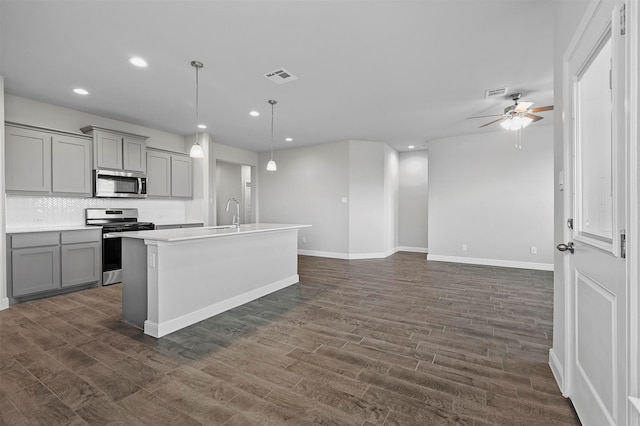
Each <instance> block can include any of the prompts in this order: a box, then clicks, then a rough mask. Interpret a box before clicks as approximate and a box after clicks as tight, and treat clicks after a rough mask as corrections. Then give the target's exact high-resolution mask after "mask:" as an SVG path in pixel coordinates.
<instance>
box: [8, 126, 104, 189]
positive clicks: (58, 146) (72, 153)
mask: <svg viewBox="0 0 640 426" xmlns="http://www.w3.org/2000/svg"><path fill="white" fill-rule="evenodd" d="M91 156H92V141H91V138H89V137H87V136H84V135H77V134H73V133H67V132H61V131H57V130H49V129H44V128H39V127H33V126H26V125H22V124H17V123H7V124H6V126H5V182H6V183H5V189H6V191H7V192H8V193H17V194H29V195H36V194H37V195H69V196H82V197H90V196H91Z"/></svg>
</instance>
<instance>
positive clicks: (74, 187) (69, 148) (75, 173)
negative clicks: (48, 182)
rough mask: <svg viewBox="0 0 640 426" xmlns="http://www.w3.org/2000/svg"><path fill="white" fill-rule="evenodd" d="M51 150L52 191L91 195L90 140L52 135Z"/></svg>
mask: <svg viewBox="0 0 640 426" xmlns="http://www.w3.org/2000/svg"><path fill="white" fill-rule="evenodd" d="M51 151H52V165H53V166H52V169H53V182H52V189H53V192H56V193H67V194H78V195H85V196H91V140H90V139H85V138H75V137H70V136H64V135H53V140H52V144H51Z"/></svg>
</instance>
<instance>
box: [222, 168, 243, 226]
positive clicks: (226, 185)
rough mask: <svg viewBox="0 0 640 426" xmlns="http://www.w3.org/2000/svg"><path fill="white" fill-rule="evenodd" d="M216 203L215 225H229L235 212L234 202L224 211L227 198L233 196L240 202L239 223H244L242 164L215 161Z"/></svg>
mask: <svg viewBox="0 0 640 426" xmlns="http://www.w3.org/2000/svg"><path fill="white" fill-rule="evenodd" d="M216 165H217V167H216V191H217V192H216V200H217V202H216V204H217V207H216V208H217V218H218V223H217V224H216V225H230V224H231V223H232V222H233V216H234V215H235V214H236V204H235V203H234V202H231V204H230V205H229V211H228V212H226V211H225V207H226V206H227V200H228V199H229V198H235V199H236V200H238V202H239V203H240V223H244V215H243V214H242V212H244V202H243V199H242V198H243V197H242V166H240V165H239V164H231V163H225V162H222V161H218V162H217V163H216Z"/></svg>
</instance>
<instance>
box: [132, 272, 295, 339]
mask: <svg viewBox="0 0 640 426" xmlns="http://www.w3.org/2000/svg"><path fill="white" fill-rule="evenodd" d="M299 281H300V278H299V276H298V274H296V275H292V276H290V277H287V278H284V279H281V280H278V281H275V282H273V283H271V284H267V285H265V286H263V287H260V288H257V289H255V290H251V291H248V292H246V293H243V294H239V295H237V296H234V297H232V298H230V299H227V300H223V301H222V302H218V303H214V304H213V305H209V306H207V307H205V308H202V309H199V310H197V311H195V312H190V313H188V314H185V315H182V316H180V317H178V318H173V319H170V320H168V321H164V322H162V323H156V322H152V321H149V320H146V321H145V322H144V333H145V334H148V335H150V336H153V337H156V338H157V337H162V336H166V335H167V334H169V333H173V332H174V331H177V330H180V329H182V328H184V327H188V326H190V325H193V324H195V323H197V322H200V321H202V320H205V319H207V318H211V317H212V316H215V315H218V314H221V313H223V312H226V311H228V310H230V309H233V308H236V307H238V306H240V305H244V304H245V303H249V302H251V301H253V300H256V299H259V298H261V297H263V296H266V295H268V294H271V293H273V292H275V291H278V290H281V289H283V288H285V287H289V286H290V285H293V284H295V283H297V282H299Z"/></svg>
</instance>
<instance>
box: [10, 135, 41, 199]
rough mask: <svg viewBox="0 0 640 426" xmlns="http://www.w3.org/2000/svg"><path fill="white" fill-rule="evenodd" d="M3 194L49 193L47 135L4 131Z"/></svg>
mask: <svg viewBox="0 0 640 426" xmlns="http://www.w3.org/2000/svg"><path fill="white" fill-rule="evenodd" d="M5 188H6V190H7V191H9V192H11V191H18V192H23V191H25V192H41V193H45V194H47V193H49V191H51V134H50V133H47V132H44V131H41V130H36V129H28V128H24V127H14V126H6V127H5Z"/></svg>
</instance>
